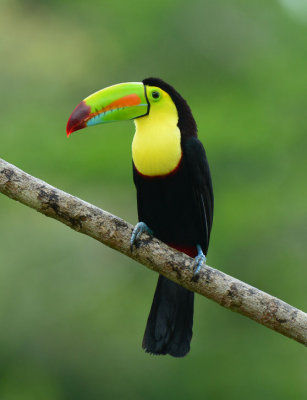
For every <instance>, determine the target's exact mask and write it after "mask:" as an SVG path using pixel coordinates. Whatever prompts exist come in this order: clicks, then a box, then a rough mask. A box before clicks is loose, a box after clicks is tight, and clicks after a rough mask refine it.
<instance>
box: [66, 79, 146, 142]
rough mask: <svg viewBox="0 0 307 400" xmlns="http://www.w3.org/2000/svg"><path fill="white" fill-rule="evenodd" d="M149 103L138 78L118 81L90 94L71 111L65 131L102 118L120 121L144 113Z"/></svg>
mask: <svg viewBox="0 0 307 400" xmlns="http://www.w3.org/2000/svg"><path fill="white" fill-rule="evenodd" d="M148 111H149V104H148V101H147V98H146V92H145V86H144V85H143V83H142V82H128V83H119V84H118V85H113V86H109V87H107V88H105V89H102V90H99V91H98V92H96V93H94V94H91V95H90V96H88V97H87V98H86V99H84V100H83V101H81V103H80V104H78V105H77V107H76V108H75V109H74V111H73V112H72V114H71V116H70V117H69V120H68V122H67V127H66V132H67V136H69V135H70V134H71V133H72V132H74V131H77V130H79V129H82V128H86V127H87V126H91V125H96V124H101V123H103V122H114V121H123V120H129V119H135V118H139V117H142V116H144V115H147V114H148Z"/></svg>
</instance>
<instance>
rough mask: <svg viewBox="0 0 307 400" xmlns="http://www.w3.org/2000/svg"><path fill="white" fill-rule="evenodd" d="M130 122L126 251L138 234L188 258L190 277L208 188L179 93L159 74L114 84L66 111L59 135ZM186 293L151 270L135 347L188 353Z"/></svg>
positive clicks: (200, 245) (189, 302) (207, 215)
mask: <svg viewBox="0 0 307 400" xmlns="http://www.w3.org/2000/svg"><path fill="white" fill-rule="evenodd" d="M121 120H134V123H135V134H134V138H133V142H132V161H133V162H132V165H133V180H134V184H135V186H136V191H137V210H138V219H139V222H138V224H137V225H136V226H135V228H134V230H133V233H132V236H131V249H133V246H134V245H135V244H136V243H137V240H138V238H139V236H140V234H141V233H142V232H144V231H147V232H148V233H150V234H152V235H154V236H155V237H157V238H158V239H160V240H161V241H163V242H165V243H167V244H168V245H169V246H171V247H173V248H174V249H177V250H179V251H181V252H183V253H185V254H188V255H189V256H191V257H193V258H195V264H194V265H195V268H194V275H195V277H197V275H198V274H199V272H200V270H201V267H202V265H203V263H204V262H206V255H207V251H208V245H209V239H210V232H211V227H212V219H213V189H212V181H211V174H210V169H209V165H208V161H207V157H206V152H205V149H204V147H203V145H202V143H201V142H200V141H199V139H198V137H197V126H196V122H195V120H194V118H193V115H192V112H191V109H190V107H189V106H188V104H187V102H186V101H185V100H184V98H183V97H182V96H181V95H180V94H179V93H178V92H177V91H176V90H175V89H174V88H173V87H172V86H171V85H169V84H167V83H166V82H164V81H163V80H161V79H159V78H147V79H144V80H143V81H142V82H129V83H120V84H116V85H112V86H109V87H107V88H105V89H102V90H99V91H98V92H96V93H94V94H92V95H90V96H88V97H87V98H85V99H84V100H83V101H82V102H81V103H80V104H79V105H78V106H77V107H76V108H75V109H74V111H73V112H72V114H71V116H70V118H69V120H68V123H67V135H68V136H69V135H70V134H71V133H72V132H74V131H77V130H79V129H82V128H85V127H88V126H92V125H96V124H100V123H105V122H113V121H121ZM193 309H194V293H193V292H191V291H189V290H187V289H185V288H183V287H181V286H179V285H178V284H177V283H175V282H172V281H170V280H168V279H167V278H165V277H164V276H162V275H159V279H158V284H157V287H156V291H155V294H154V299H153V303H152V306H151V310H150V313H149V317H148V320H147V325H146V329H145V334H144V339H143V344H142V346H143V348H144V349H145V351H146V352H148V353H151V354H169V355H171V356H173V357H184V356H185V355H186V354H187V353H188V352H189V351H190V342H191V339H192V326H193Z"/></svg>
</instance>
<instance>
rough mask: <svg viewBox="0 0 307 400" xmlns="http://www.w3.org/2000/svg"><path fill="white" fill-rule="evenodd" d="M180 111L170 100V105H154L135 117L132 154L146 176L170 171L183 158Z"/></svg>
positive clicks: (164, 173) (138, 167) (140, 170)
mask: <svg viewBox="0 0 307 400" xmlns="http://www.w3.org/2000/svg"><path fill="white" fill-rule="evenodd" d="M177 122H178V113H177V109H176V107H175V105H174V104H173V103H172V102H170V103H169V104H168V106H167V107H165V104H164V107H163V108H154V107H151V110H150V113H149V115H147V116H146V117H142V118H138V119H136V120H135V126H136V130H135V135H134V138H133V142H132V158H133V162H134V165H135V167H136V169H137V170H138V171H139V172H140V173H141V174H143V175H146V176H158V175H167V174H169V173H170V172H172V171H173V170H174V169H175V168H176V167H177V166H178V164H179V162H180V159H181V155H182V152H181V145H180V141H181V135H180V130H179V128H178V126H177Z"/></svg>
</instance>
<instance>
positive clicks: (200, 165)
mask: <svg viewBox="0 0 307 400" xmlns="http://www.w3.org/2000/svg"><path fill="white" fill-rule="evenodd" d="M181 146H182V151H183V157H184V160H185V163H186V165H187V169H188V174H189V177H190V180H191V183H192V188H193V197H194V204H195V211H196V216H197V220H198V229H199V233H200V243H199V244H200V245H201V247H202V250H203V252H204V253H205V254H207V251H208V246H209V239H210V232H211V227H212V220H213V188H212V181H211V174H210V169H209V164H208V161H207V156H206V152H205V149H204V146H203V145H202V143H201V142H200V141H199V140H198V139H197V138H196V137H190V138H188V139H185V140H183V142H182V143H181Z"/></svg>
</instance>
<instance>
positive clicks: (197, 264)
mask: <svg viewBox="0 0 307 400" xmlns="http://www.w3.org/2000/svg"><path fill="white" fill-rule="evenodd" d="M196 247H197V251H198V255H197V256H196V257H195V258H194V273H193V274H194V277H197V276H198V274H199V272H200V270H201V267H202V265H203V263H205V262H206V261H207V258H206V256H205V255H204V253H203V251H202V249H201V247H200V245H199V244H198V245H197V246H196Z"/></svg>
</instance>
